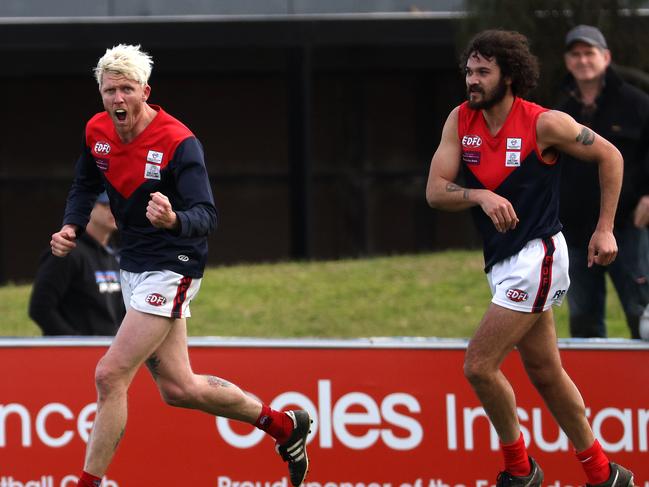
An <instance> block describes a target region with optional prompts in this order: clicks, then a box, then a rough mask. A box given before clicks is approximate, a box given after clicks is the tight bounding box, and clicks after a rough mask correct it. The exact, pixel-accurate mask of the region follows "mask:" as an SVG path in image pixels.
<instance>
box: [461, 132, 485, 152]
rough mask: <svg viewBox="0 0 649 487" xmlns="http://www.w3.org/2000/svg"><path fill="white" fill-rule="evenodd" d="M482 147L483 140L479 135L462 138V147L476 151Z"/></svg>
mask: <svg viewBox="0 0 649 487" xmlns="http://www.w3.org/2000/svg"><path fill="white" fill-rule="evenodd" d="M481 145H482V139H481V138H480V136H479V135H465V136H464V137H462V147H466V148H467V149H475V148H478V147H480V146H481Z"/></svg>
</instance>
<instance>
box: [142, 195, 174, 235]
mask: <svg viewBox="0 0 649 487" xmlns="http://www.w3.org/2000/svg"><path fill="white" fill-rule="evenodd" d="M146 217H147V218H148V219H149V221H150V222H151V225H153V226H154V227H156V228H166V229H167V230H177V229H178V227H179V225H180V221H179V220H178V216H177V215H176V212H175V211H173V208H172V207H171V202H170V201H169V198H167V197H166V196H165V195H164V194H162V193H160V192H155V193H151V199H150V200H149V204H148V205H147V208H146Z"/></svg>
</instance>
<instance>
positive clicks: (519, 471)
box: [500, 433, 532, 477]
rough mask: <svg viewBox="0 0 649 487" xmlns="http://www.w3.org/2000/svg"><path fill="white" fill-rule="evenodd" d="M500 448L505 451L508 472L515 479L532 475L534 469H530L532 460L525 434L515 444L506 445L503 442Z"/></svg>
mask: <svg viewBox="0 0 649 487" xmlns="http://www.w3.org/2000/svg"><path fill="white" fill-rule="evenodd" d="M500 448H501V449H502V451H503V457H505V471H506V472H509V473H510V474H512V475H513V476H515V477H527V476H528V475H529V474H530V472H531V471H532V467H530V459H529V457H528V456H527V449H526V448H525V440H524V439H523V433H521V435H520V436H519V437H518V440H516V441H515V442H514V443H510V444H509V445H505V444H504V443H502V442H501V443H500Z"/></svg>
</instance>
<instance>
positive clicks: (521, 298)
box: [487, 232, 570, 313]
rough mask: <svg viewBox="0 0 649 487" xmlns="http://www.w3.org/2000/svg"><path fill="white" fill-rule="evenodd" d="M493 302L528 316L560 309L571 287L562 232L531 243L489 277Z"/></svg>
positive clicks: (502, 261) (496, 266) (492, 271)
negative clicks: (556, 307) (557, 307)
mask: <svg viewBox="0 0 649 487" xmlns="http://www.w3.org/2000/svg"><path fill="white" fill-rule="evenodd" d="M487 279H488V281H489V287H491V294H492V295H493V299H492V300H491V302H492V303H494V304H497V305H498V306H502V307H503V308H508V309H513V310H515V311H522V312H525V313H540V312H542V311H545V310H547V309H549V308H550V306H552V305H554V306H559V305H561V303H562V302H563V297H564V296H565V294H566V292H567V291H568V287H569V286H570V278H569V277H568V248H567V246H566V240H565V238H564V237H563V234H562V233H561V232H559V233H557V234H556V235H554V236H552V237H548V238H544V239H540V238H537V239H534V240H530V241H529V242H528V243H527V245H525V247H523V248H522V249H521V251H520V252H518V253H517V254H516V255H512V256H511V257H508V258H507V259H504V260H501V261H500V262H498V263H497V264H495V265H494V266H493V267H492V268H491V270H490V271H489V273H488V274H487Z"/></svg>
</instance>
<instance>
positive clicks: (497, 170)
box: [458, 97, 561, 272]
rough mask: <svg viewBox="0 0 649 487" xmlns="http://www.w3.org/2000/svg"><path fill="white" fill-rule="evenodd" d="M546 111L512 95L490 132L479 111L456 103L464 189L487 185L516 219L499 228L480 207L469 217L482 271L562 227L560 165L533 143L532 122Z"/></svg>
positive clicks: (533, 126) (534, 122)
mask: <svg viewBox="0 0 649 487" xmlns="http://www.w3.org/2000/svg"><path fill="white" fill-rule="evenodd" d="M545 111H547V109H546V108H543V107H541V106H539V105H536V104H534V103H531V102H528V101H526V100H523V99H522V98H518V97H516V98H514V103H513V105H512V107H511V110H510V112H509V114H508V115H507V120H506V121H505V124H504V125H503V126H502V128H501V129H500V130H499V131H498V133H497V134H496V135H491V133H490V132H489V128H488V127H487V124H486V122H485V120H484V116H483V114H482V111H481V110H473V109H471V108H469V105H468V103H467V102H465V103H463V104H462V105H460V109H459V117H458V136H459V140H460V143H461V145H462V161H461V162H462V168H463V172H464V178H465V185H466V187H467V188H479V189H488V190H490V191H493V192H494V193H496V194H498V195H500V196H502V197H503V198H506V199H507V200H508V201H509V202H510V203H511V204H512V206H513V207H514V211H516V215H517V216H518V219H519V220H520V222H519V223H518V225H517V226H516V228H515V229H514V230H509V231H507V232H505V233H499V232H498V231H497V230H496V228H495V227H494V224H493V223H492V221H491V219H490V218H489V217H488V216H487V215H486V214H485V213H484V212H483V211H482V209H481V208H480V207H479V206H476V207H474V208H472V213H473V218H474V220H475V222H476V225H477V227H478V230H479V231H480V233H481V234H482V238H483V241H484V258H485V271H486V272H488V271H489V269H491V266H493V265H494V264H495V263H497V262H499V261H501V260H503V259H505V258H507V257H510V256H512V255H514V254H517V253H518V252H519V251H520V250H521V249H522V248H523V247H524V246H525V244H526V243H527V242H529V241H530V240H533V239H535V238H545V237H549V236H552V235H554V234H555V233H557V232H559V231H560V230H561V223H560V222H559V180H560V168H559V164H557V160H556V159H555V160H554V161H552V162H550V163H548V162H545V161H544V160H543V158H542V157H541V153H540V152H539V149H538V146H537V142H536V121H537V119H538V117H539V115H540V114H541V113H543V112H545Z"/></svg>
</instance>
